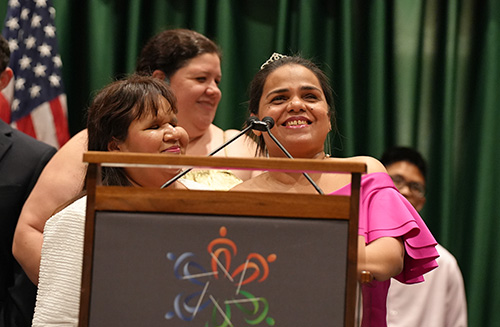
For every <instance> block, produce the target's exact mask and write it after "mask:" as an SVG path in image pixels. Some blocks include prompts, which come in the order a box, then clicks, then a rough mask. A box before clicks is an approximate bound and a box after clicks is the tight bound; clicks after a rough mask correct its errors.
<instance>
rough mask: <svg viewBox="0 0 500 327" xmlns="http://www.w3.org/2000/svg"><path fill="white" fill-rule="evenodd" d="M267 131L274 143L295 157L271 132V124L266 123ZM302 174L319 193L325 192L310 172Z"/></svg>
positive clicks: (287, 154) (285, 152) (286, 153)
mask: <svg viewBox="0 0 500 327" xmlns="http://www.w3.org/2000/svg"><path fill="white" fill-rule="evenodd" d="M266 118H267V117H264V119H263V120H264V121H265V120H266ZM273 125H274V121H273ZM266 131H267V134H269V136H270V137H271V139H272V140H273V141H274V143H276V145H277V146H278V147H279V148H280V149H281V151H283V153H284V154H285V155H286V156H287V157H288V158H290V159H293V157H292V155H291V154H290V153H288V151H287V150H286V149H285V147H284V146H283V145H281V143H280V142H279V141H278V140H277V139H276V137H274V135H273V134H272V133H271V129H270V128H269V124H266ZM302 175H304V177H305V178H307V180H308V181H309V183H311V185H312V186H314V188H315V189H316V191H317V192H318V193H319V194H325V193H323V190H321V189H320V188H319V186H318V185H317V184H316V183H315V182H314V181H313V180H312V178H311V177H310V176H309V174H307V173H306V172H302Z"/></svg>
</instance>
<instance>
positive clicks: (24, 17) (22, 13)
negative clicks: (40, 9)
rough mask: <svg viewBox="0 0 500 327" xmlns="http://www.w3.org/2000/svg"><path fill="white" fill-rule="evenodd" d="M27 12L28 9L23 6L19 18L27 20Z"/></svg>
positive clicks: (28, 12)
mask: <svg viewBox="0 0 500 327" xmlns="http://www.w3.org/2000/svg"><path fill="white" fill-rule="evenodd" d="M29 14H30V10H29V9H28V8H23V10H21V19H22V20H28V17H29Z"/></svg>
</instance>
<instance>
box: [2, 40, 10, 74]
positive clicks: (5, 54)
mask: <svg viewBox="0 0 500 327" xmlns="http://www.w3.org/2000/svg"><path fill="white" fill-rule="evenodd" d="M9 58H10V49H9V43H8V42H7V40H6V39H5V38H4V37H3V36H2V35H0V73H1V72H3V71H4V70H5V68H7V66H8V65H9Z"/></svg>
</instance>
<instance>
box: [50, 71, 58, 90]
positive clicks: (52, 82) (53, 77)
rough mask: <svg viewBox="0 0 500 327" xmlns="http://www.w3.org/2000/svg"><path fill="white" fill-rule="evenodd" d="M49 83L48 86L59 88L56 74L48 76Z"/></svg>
mask: <svg viewBox="0 0 500 327" xmlns="http://www.w3.org/2000/svg"><path fill="white" fill-rule="evenodd" d="M49 81H50V85H52V86H54V87H59V86H61V77H59V76H58V75H56V74H52V75H50V76H49Z"/></svg>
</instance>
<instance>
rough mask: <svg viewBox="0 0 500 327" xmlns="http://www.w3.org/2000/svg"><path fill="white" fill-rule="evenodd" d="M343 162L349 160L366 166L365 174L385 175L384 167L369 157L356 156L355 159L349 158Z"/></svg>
mask: <svg viewBox="0 0 500 327" xmlns="http://www.w3.org/2000/svg"><path fill="white" fill-rule="evenodd" d="M345 160H351V161H354V162H361V163H364V164H366V170H367V173H369V174H370V173H379V172H383V173H386V172H387V170H386V169H385V167H384V165H383V164H382V163H381V162H380V161H378V160H377V159H375V158H373V157H369V156H356V157H350V158H345Z"/></svg>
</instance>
